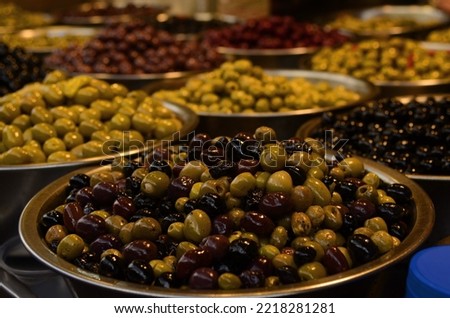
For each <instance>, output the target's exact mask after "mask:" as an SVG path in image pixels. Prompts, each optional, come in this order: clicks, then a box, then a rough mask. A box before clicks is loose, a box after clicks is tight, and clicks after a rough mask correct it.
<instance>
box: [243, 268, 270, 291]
mask: <svg viewBox="0 0 450 318" xmlns="http://www.w3.org/2000/svg"><path fill="white" fill-rule="evenodd" d="M239 278H240V279H241V282H242V287H243V288H261V287H264V282H265V277H264V274H263V272H262V271H258V270H244V271H243V272H242V273H241V274H240V275H239Z"/></svg>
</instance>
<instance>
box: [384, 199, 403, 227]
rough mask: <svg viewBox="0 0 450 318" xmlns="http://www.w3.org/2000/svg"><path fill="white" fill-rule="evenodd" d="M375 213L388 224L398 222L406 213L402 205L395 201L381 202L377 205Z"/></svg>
mask: <svg viewBox="0 0 450 318" xmlns="http://www.w3.org/2000/svg"><path fill="white" fill-rule="evenodd" d="M377 213H378V215H379V216H381V217H382V218H383V219H384V220H385V221H386V223H388V224H392V223H395V222H398V221H400V220H401V219H402V218H403V217H405V216H407V214H408V213H407V211H406V209H405V208H404V207H402V206H401V205H398V204H395V203H383V204H379V205H377Z"/></svg>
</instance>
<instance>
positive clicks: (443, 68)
mask: <svg viewBox="0 0 450 318" xmlns="http://www.w3.org/2000/svg"><path fill="white" fill-rule="evenodd" d="M449 48H450V47H449V45H448V44H445V43H433V42H419V41H415V40H410V39H404V38H398V37H397V38H391V39H388V40H375V39H369V40H363V41H360V42H358V43H352V44H349V43H348V44H344V45H343V46H341V47H340V48H337V49H331V48H324V49H322V50H321V51H319V52H317V53H316V54H315V55H314V56H313V57H312V58H311V60H310V64H311V65H310V66H311V68H312V69H313V70H317V71H328V72H337V73H342V74H348V75H351V76H354V77H357V78H363V79H366V80H368V81H370V82H372V83H374V84H375V85H376V86H377V87H379V88H380V89H381V92H380V94H381V95H383V96H394V95H397V96H399V95H410V94H427V93H429V94H431V93H445V92H446V91H447V90H448V88H449V85H450V66H449V65H450V52H449Z"/></svg>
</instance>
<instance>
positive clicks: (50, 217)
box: [39, 210, 64, 234]
mask: <svg viewBox="0 0 450 318" xmlns="http://www.w3.org/2000/svg"><path fill="white" fill-rule="evenodd" d="M56 224H60V225H63V224H64V217H63V214H62V213H61V212H58V211H56V210H51V211H48V212H45V213H44V214H43V215H42V216H41V219H40V221H39V230H40V231H41V233H43V234H45V233H46V232H47V230H48V229H49V228H51V227H52V226H53V225H56Z"/></svg>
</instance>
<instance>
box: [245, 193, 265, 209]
mask: <svg viewBox="0 0 450 318" xmlns="http://www.w3.org/2000/svg"><path fill="white" fill-rule="evenodd" d="M263 196H264V191H263V190H262V189H253V190H251V191H250V192H249V193H247V195H246V196H245V197H244V198H243V199H242V208H243V210H244V211H256V210H257V209H258V207H259V203H260V202H261V199H262V197H263Z"/></svg>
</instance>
